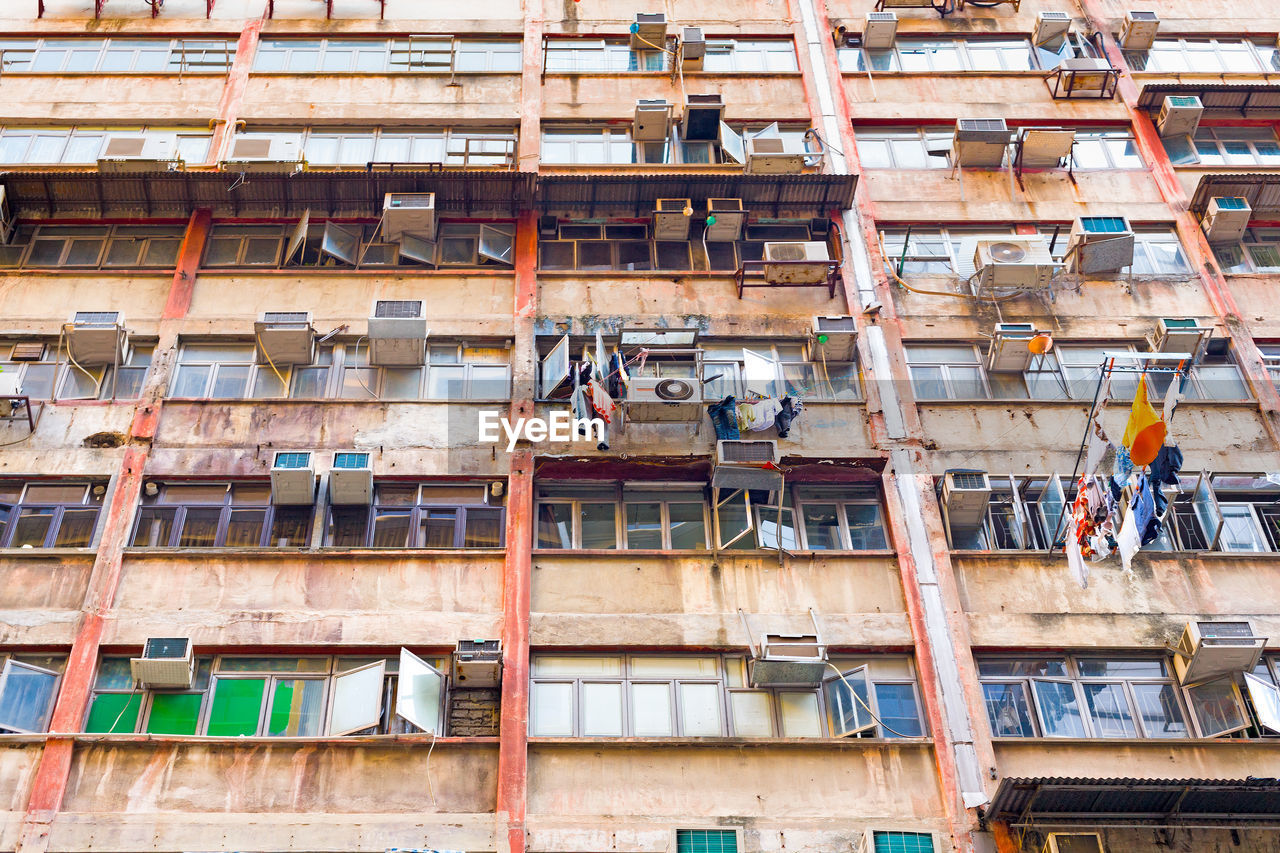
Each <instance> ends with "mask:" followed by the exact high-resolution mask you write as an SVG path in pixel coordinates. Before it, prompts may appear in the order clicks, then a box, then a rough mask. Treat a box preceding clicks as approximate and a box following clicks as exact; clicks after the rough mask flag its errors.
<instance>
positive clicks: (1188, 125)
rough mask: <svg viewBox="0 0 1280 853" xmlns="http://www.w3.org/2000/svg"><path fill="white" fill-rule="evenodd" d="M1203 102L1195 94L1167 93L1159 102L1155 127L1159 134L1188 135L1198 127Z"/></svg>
mask: <svg viewBox="0 0 1280 853" xmlns="http://www.w3.org/2000/svg"><path fill="white" fill-rule="evenodd" d="M1202 115H1204V104H1202V103H1201V102H1200V99H1199V98H1197V97H1196V96H1195V95H1169V96H1167V97H1166V98H1165V99H1164V102H1163V103H1161V104H1160V117H1159V118H1157V119H1156V129H1157V130H1159V131H1160V135H1161V136H1182V135H1183V134H1186V135H1187V136H1190V135H1191V134H1193V133H1195V132H1196V131H1197V130H1198V129H1199V128H1200V116H1202Z"/></svg>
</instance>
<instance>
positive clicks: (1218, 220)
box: [1200, 196, 1253, 243]
mask: <svg viewBox="0 0 1280 853" xmlns="http://www.w3.org/2000/svg"><path fill="white" fill-rule="evenodd" d="M1252 215H1253V209H1252V208H1251V207H1249V201H1248V199H1243V198H1236V197H1221V196H1219V197H1215V198H1211V199H1209V209H1208V210H1206V211H1205V214H1204V219H1202V220H1200V227H1201V228H1203V229H1204V236H1205V239H1206V240H1208V241H1209V242H1210V243H1232V242H1235V241H1236V240H1239V239H1240V238H1241V237H1243V236H1244V232H1245V229H1247V228H1248V227H1249V217H1250V216H1252Z"/></svg>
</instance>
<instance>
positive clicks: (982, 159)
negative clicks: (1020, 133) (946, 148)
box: [951, 118, 1009, 168]
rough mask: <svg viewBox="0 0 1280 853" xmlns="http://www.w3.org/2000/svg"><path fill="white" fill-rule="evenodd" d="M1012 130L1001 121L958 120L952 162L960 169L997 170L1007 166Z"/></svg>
mask: <svg viewBox="0 0 1280 853" xmlns="http://www.w3.org/2000/svg"><path fill="white" fill-rule="evenodd" d="M1008 148H1009V127H1008V125H1006V124H1005V121H1004V119H1002V118H962V119H958V120H957V121H956V136H955V141H954V142H953V143H952V149H951V159H952V162H953V163H956V164H958V165H960V166H985V167H987V168H995V167H998V166H1000V165H1001V164H1003V163H1004V157H1005V153H1006V152H1007V151H1008Z"/></svg>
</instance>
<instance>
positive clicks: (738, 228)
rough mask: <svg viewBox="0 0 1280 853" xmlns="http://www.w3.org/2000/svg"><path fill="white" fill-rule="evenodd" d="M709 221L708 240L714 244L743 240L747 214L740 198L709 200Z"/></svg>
mask: <svg viewBox="0 0 1280 853" xmlns="http://www.w3.org/2000/svg"><path fill="white" fill-rule="evenodd" d="M707 219H708V220H711V219H715V222H710V221H708V223H707V232H706V238H707V240H708V241H710V242H713V243H722V242H729V241H733V240H741V239H742V229H743V227H744V226H745V225H746V224H747V212H746V211H745V210H743V209H742V199H740V198H709V199H707Z"/></svg>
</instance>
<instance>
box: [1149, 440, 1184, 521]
mask: <svg viewBox="0 0 1280 853" xmlns="http://www.w3.org/2000/svg"><path fill="white" fill-rule="evenodd" d="M1181 470H1182V450H1181V449H1179V447H1178V446H1177V445H1176V444H1166V445H1165V446H1164V447H1162V448H1160V452H1159V453H1158V454H1156V458H1155V461H1153V462H1152V463H1151V469H1150V474H1149V475H1148V479H1150V480H1151V491H1152V493H1153V497H1154V498H1155V504H1156V513H1157V514H1158V515H1160V516H1163V515H1164V512H1165V507H1166V506H1167V505H1168V503H1169V499H1168V498H1167V497H1165V495H1164V492H1163V491H1162V490H1161V488H1160V487H1161V486H1176V485H1178V472H1179V471H1181Z"/></svg>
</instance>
